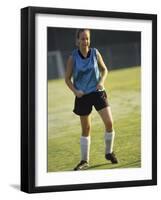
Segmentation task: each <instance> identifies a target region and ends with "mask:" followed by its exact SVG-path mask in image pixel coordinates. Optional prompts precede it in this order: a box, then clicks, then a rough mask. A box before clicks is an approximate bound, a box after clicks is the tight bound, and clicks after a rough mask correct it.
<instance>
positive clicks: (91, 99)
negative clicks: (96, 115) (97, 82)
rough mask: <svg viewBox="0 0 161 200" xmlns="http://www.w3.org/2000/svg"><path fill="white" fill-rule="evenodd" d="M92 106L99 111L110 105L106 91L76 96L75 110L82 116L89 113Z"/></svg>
mask: <svg viewBox="0 0 161 200" xmlns="http://www.w3.org/2000/svg"><path fill="white" fill-rule="evenodd" d="M92 106H94V107H95V109H96V110H97V111H99V110H101V109H103V108H105V107H107V106H109V103H108V100H107V94H106V92H105V91H99V92H92V93H90V94H86V95H84V96H82V97H80V98H78V97H75V103H74V109H73V112H74V113H75V114H77V115H80V116H83V115H89V114H90V113H91V111H92Z"/></svg>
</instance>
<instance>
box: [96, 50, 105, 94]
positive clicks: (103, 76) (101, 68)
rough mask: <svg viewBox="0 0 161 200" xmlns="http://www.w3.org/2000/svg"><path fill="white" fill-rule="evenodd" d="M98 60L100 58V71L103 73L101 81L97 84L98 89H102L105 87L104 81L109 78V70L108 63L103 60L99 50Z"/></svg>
mask: <svg viewBox="0 0 161 200" xmlns="http://www.w3.org/2000/svg"><path fill="white" fill-rule="evenodd" d="M97 60H98V66H99V70H100V73H101V78H100V81H99V83H98V85H97V89H98V90H102V89H104V82H105V80H106V78H107V74H108V70H107V67H106V65H105V63H104V61H103V58H102V56H101V54H100V53H99V52H98V51H97Z"/></svg>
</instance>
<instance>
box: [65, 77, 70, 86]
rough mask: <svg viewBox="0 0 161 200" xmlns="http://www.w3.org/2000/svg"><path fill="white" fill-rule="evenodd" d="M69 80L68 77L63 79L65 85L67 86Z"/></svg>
mask: <svg viewBox="0 0 161 200" xmlns="http://www.w3.org/2000/svg"><path fill="white" fill-rule="evenodd" d="M69 81H70V80H69V78H68V77H65V83H66V84H67V85H68V84H69Z"/></svg>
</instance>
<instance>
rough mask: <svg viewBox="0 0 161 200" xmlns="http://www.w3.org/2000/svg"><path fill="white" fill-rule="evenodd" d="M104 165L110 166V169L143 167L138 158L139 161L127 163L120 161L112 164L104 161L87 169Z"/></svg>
mask: <svg viewBox="0 0 161 200" xmlns="http://www.w3.org/2000/svg"><path fill="white" fill-rule="evenodd" d="M134 165H135V166H134ZM136 165H139V166H136ZM103 166H108V169H117V168H140V167H141V165H140V160H137V161H134V162H130V163H126V164H121V162H119V163H118V164H112V163H108V162H106V163H102V164H98V165H91V166H89V167H88V168H87V169H86V170H89V169H95V168H99V167H103ZM99 169H102V168H99ZM104 169H107V168H104Z"/></svg>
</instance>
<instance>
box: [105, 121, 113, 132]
mask: <svg viewBox="0 0 161 200" xmlns="http://www.w3.org/2000/svg"><path fill="white" fill-rule="evenodd" d="M105 127H106V131H108V132H111V131H112V130H113V122H112V121H107V122H106V125H105Z"/></svg>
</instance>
